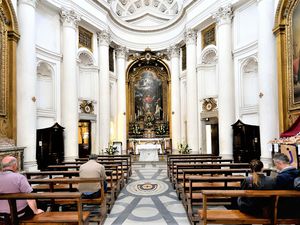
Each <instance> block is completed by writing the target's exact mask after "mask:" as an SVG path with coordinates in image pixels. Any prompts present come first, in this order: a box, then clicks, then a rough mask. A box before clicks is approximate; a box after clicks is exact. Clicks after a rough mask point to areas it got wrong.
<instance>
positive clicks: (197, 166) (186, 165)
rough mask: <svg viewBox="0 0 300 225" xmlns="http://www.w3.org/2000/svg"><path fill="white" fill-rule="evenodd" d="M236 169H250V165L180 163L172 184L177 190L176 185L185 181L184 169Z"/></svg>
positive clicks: (177, 165)
mask: <svg viewBox="0 0 300 225" xmlns="http://www.w3.org/2000/svg"><path fill="white" fill-rule="evenodd" d="M226 168H229V169H234V168H239V169H240V168H249V163H179V164H176V169H175V170H174V172H173V173H172V180H171V183H172V184H173V187H174V188H175V189H176V185H177V184H178V183H180V182H181V181H182V179H183V172H182V171H183V170H184V169H226Z"/></svg>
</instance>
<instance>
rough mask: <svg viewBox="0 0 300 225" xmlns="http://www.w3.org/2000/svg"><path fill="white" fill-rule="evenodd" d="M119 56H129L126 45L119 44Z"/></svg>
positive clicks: (117, 51)
mask: <svg viewBox="0 0 300 225" xmlns="http://www.w3.org/2000/svg"><path fill="white" fill-rule="evenodd" d="M115 51H116V56H117V58H125V57H126V56H127V48H126V47H124V46H119V45H118V46H117V47H116V49H115Z"/></svg>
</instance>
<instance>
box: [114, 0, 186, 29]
mask: <svg viewBox="0 0 300 225" xmlns="http://www.w3.org/2000/svg"><path fill="white" fill-rule="evenodd" d="M183 1H184V0H112V1H111V7H112V10H113V12H114V13H115V16H116V17H118V18H119V19H121V20H123V21H125V22H127V23H129V24H130V25H133V26H137V27H154V26H159V25H162V24H164V23H165V22H168V21H169V20H171V19H172V18H174V17H176V16H177V15H178V14H179V12H180V10H181V9H182V5H183Z"/></svg>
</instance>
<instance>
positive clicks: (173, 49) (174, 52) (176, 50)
mask: <svg viewBox="0 0 300 225" xmlns="http://www.w3.org/2000/svg"><path fill="white" fill-rule="evenodd" d="M168 53H169V57H170V58H179V56H180V47H179V45H172V46H170V47H169V49H168Z"/></svg>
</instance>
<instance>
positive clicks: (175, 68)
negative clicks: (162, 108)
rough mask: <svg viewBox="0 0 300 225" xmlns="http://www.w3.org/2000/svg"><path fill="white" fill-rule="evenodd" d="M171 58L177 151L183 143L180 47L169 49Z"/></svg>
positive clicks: (175, 46)
mask: <svg viewBox="0 0 300 225" xmlns="http://www.w3.org/2000/svg"><path fill="white" fill-rule="evenodd" d="M169 53H170V58H171V116H172V120H171V121H172V148H173V149H177V146H178V144H180V143H181V136H180V127H181V126H180V125H181V124H180V118H181V112H180V81H179V75H180V61H179V56H180V47H179V46H177V45H174V46H171V47H170V48H169Z"/></svg>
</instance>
